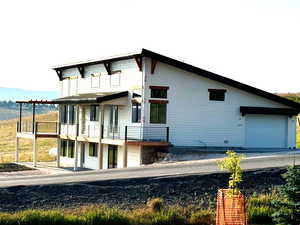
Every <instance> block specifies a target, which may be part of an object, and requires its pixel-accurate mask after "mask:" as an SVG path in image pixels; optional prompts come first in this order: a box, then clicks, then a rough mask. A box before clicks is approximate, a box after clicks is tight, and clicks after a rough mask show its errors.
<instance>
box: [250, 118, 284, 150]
mask: <svg viewBox="0 0 300 225" xmlns="http://www.w3.org/2000/svg"><path fill="white" fill-rule="evenodd" d="M245 120H246V133H245V134H246V147H248V148H286V147H287V121H288V116H286V115H262V114H248V115H246V118H245Z"/></svg>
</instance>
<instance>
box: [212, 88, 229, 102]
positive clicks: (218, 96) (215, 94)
mask: <svg viewBox="0 0 300 225" xmlns="http://www.w3.org/2000/svg"><path fill="white" fill-rule="evenodd" d="M208 92H209V100H210V101H225V92H226V90H224V89H208Z"/></svg>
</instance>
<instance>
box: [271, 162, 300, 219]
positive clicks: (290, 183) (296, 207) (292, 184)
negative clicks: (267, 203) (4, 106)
mask: <svg viewBox="0 0 300 225" xmlns="http://www.w3.org/2000/svg"><path fill="white" fill-rule="evenodd" d="M282 177H283V178H284V179H285V181H286V183H285V184H284V185H282V186H281V188H280V193H281V195H282V196H283V197H284V198H285V199H286V200H285V201H278V200H277V201H273V205H274V207H275V208H276V212H275V213H273V215H272V216H273V220H274V221H275V222H276V224H277V225H299V224H300V169H299V168H298V167H296V166H290V167H288V170H287V172H286V173H285V174H283V175H282Z"/></svg>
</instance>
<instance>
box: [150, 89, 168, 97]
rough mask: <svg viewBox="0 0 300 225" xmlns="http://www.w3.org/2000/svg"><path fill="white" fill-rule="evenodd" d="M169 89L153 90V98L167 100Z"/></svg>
mask: <svg viewBox="0 0 300 225" xmlns="http://www.w3.org/2000/svg"><path fill="white" fill-rule="evenodd" d="M167 93H168V90H167V89H151V98H167Z"/></svg>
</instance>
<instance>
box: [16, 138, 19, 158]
mask: <svg viewBox="0 0 300 225" xmlns="http://www.w3.org/2000/svg"><path fill="white" fill-rule="evenodd" d="M16 163H19V138H18V137H17V138H16Z"/></svg>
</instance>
